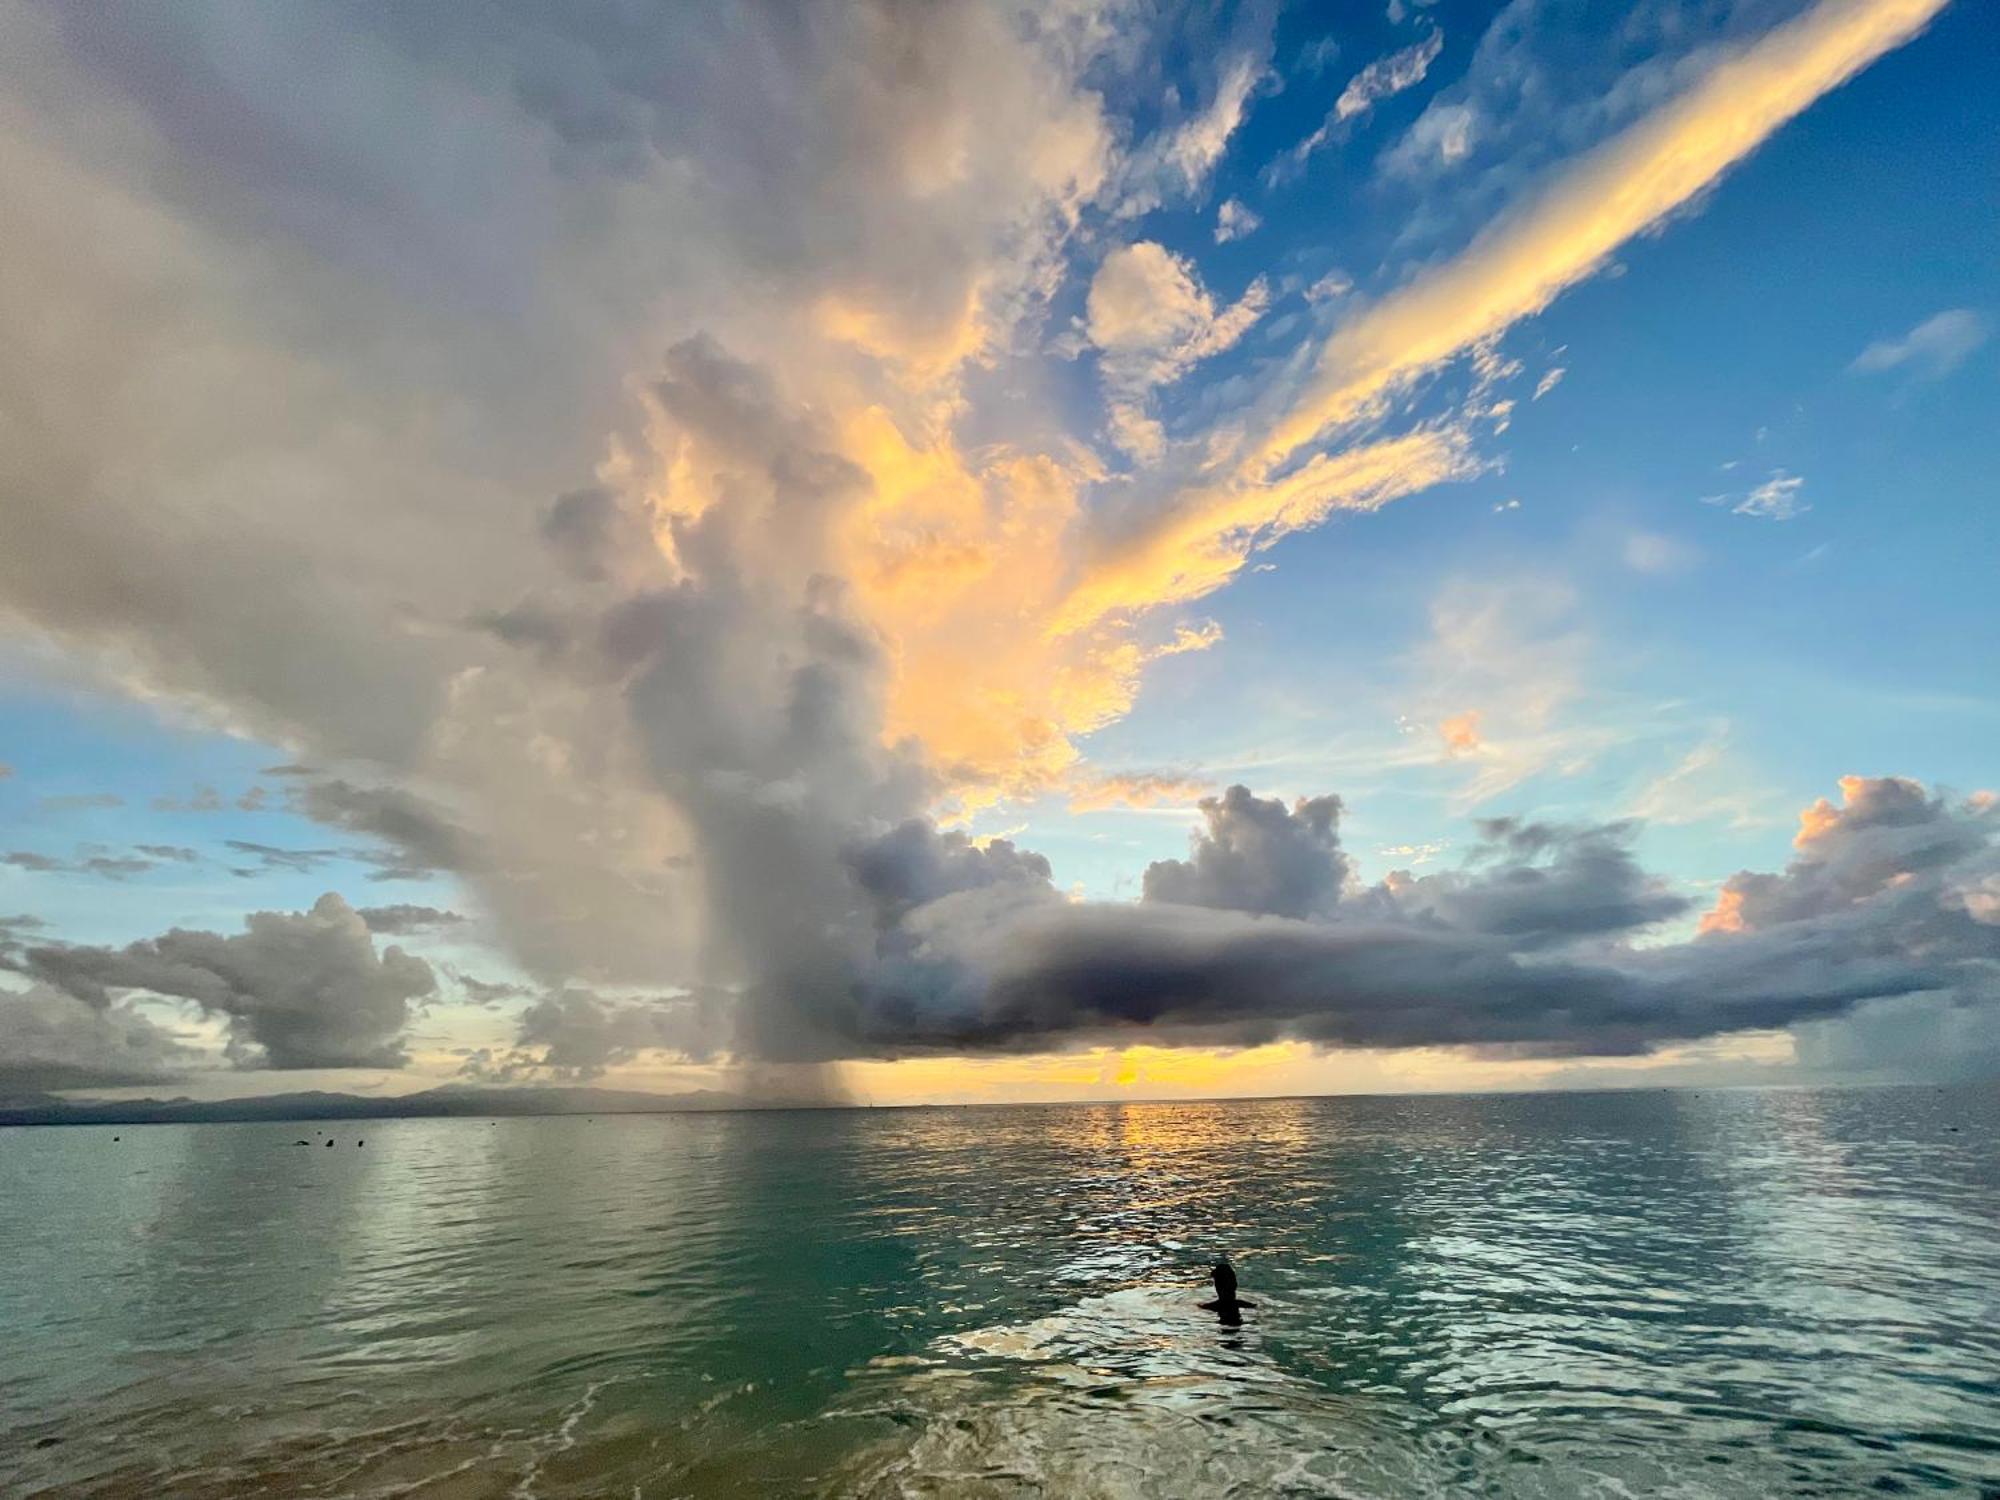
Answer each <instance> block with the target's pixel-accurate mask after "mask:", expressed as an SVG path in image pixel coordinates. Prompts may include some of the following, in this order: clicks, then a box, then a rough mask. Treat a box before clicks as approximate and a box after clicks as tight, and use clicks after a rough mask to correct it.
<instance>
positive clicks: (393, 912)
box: [355, 903, 466, 936]
mask: <svg viewBox="0 0 2000 1500" xmlns="http://www.w3.org/2000/svg"><path fill="white" fill-rule="evenodd" d="M355 915H356V916H358V917H360V918H361V920H362V921H363V922H365V923H367V924H368V930H369V931H370V932H385V933H388V934H390V935H391V936H402V935H403V934H405V933H411V932H429V931H432V930H434V929H436V928H439V927H457V926H459V925H461V924H462V923H463V922H464V921H465V920H466V919H465V918H464V917H463V916H462V915H460V914H459V913H458V912H455V911H442V910H440V909H439V908H437V907H435V906H411V905H409V904H407V903H398V904H396V905H394V906H363V907H360V908H357V909H356V911H355Z"/></svg>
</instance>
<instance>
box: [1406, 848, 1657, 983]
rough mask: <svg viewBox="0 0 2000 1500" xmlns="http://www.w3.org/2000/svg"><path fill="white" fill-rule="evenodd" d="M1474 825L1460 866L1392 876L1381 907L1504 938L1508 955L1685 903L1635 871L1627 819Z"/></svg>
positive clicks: (1631, 923)
mask: <svg viewBox="0 0 2000 1500" xmlns="http://www.w3.org/2000/svg"><path fill="white" fill-rule="evenodd" d="M1476 827H1477V829H1478V833H1479V838H1478V842H1477V843H1476V844H1475V845H1474V846H1473V848H1472V850H1471V853H1470V857H1469V861H1468V867H1467V868H1466V869H1465V870H1461V871H1447V872H1443V873H1440V874H1436V875H1427V876H1424V877H1422V878H1421V879H1411V878H1408V877H1403V876H1392V877H1391V878H1390V879H1389V880H1388V881H1387V882H1385V883H1384V885H1383V886H1382V887H1381V893H1382V895H1383V896H1385V897H1386V898H1387V902H1388V904H1389V905H1391V906H1393V908H1394V909H1395V910H1396V911H1397V912H1398V913H1399V914H1400V915H1402V916H1403V917H1404V918H1406V919H1415V920H1436V921H1439V922H1442V923H1443V924H1444V925H1445V926H1447V927H1449V928H1452V929H1453V930H1455V931H1459V932H1474V933H1485V934H1490V935H1492V936H1494V937H1500V938H1505V939H1507V940H1508V941H1509V942H1510V943H1511V944H1512V945H1513V946H1514V947H1515V948H1516V949H1517V950H1519V949H1536V948H1544V947H1548V946H1551V945H1554V944H1559V943H1564V942H1569V941H1572V940H1575V939H1578V938H1588V937H1595V936H1599V935H1603V934H1622V933H1631V932H1635V931H1638V930H1640V929H1643V928H1647V927H1651V926H1653V925H1654V924H1656V923H1659V922H1664V921H1666V920H1668V919H1669V918H1672V917H1677V916H1680V915H1681V914H1682V913H1684V912H1686V911H1687V910H1688V909H1689V907H1690V906H1691V905H1692V904H1693V903H1692V902H1690V901H1689V899H1688V898H1687V897H1685V896H1683V895H1680V894H1678V893H1676V892H1674V891H1673V890H1671V889H1669V888H1668V886H1667V885H1666V883H1665V882H1664V881H1662V880H1660V879H1658V878H1657V877H1655V876H1652V875H1648V874H1647V873H1646V872H1645V871H1644V870H1643V869H1641V868H1640V867H1639V864H1638V861H1637V860H1636V859H1635V858H1634V857H1633V854H1632V841H1633V838H1634V837H1635V835H1636V834H1637V832H1638V825H1637V824H1635V823H1631V822H1619V823H1605V824H1596V825H1585V826H1580V827H1571V826H1565V825H1559V824H1549V823H1535V822H1527V821H1524V820H1522V819H1520V818H1487V819H1482V820H1480V821H1479V822H1478V823H1477V824H1476Z"/></svg>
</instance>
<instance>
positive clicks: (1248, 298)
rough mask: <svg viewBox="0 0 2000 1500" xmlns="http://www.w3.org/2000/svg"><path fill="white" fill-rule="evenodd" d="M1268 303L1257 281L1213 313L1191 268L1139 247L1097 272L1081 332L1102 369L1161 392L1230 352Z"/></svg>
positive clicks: (1122, 250) (1108, 259)
mask: <svg viewBox="0 0 2000 1500" xmlns="http://www.w3.org/2000/svg"><path fill="white" fill-rule="evenodd" d="M1268 300H1269V299H1268V294H1267V293H1266V292H1265V291H1264V289H1263V283H1262V282H1261V281H1257V282H1252V283H1251V286H1250V290H1249V291H1247V292H1245V293H1244V295H1243V297H1242V298H1241V299H1240V300H1239V301H1237V302H1236V303H1235V304H1233V305H1232V306H1230V307H1227V308H1218V307H1217V306H1216V304H1215V301H1214V299H1213V298H1212V297H1211V296H1210V295H1209V294H1208V292H1207V290H1206V289H1205V288H1203V286H1202V285H1201V282H1200V279H1199V278H1198V277H1197V275H1196V273H1195V269H1194V265H1193V263H1192V262H1191V261H1188V260H1186V259H1185V258H1183V257H1181V256H1178V255H1175V254H1174V253H1173V252H1172V251H1171V250H1168V249H1166V248H1165V247H1164V246H1161V245H1157V244H1154V243H1153V242H1152V241H1150V240H1140V241H1139V242H1138V243H1136V244H1131V245H1121V246H1119V247H1118V248H1117V249H1116V250H1113V251H1112V252H1111V253H1110V254H1109V255H1107V256H1105V258H1104V262H1103V264H1102V265H1100V266H1099V267H1098V268H1097V274H1096V275H1095V276H1094V277H1092V278H1091V283H1090V296H1089V300H1088V302H1087V303H1086V311H1087V316H1088V320H1089V321H1088V324H1087V327H1088V329H1089V332H1090V338H1091V342H1092V343H1094V344H1096V345H1097V347H1098V348H1099V349H1100V350H1102V351H1104V356H1105V361H1106V364H1107V366H1109V367H1110V368H1112V369H1114V370H1116V371H1118V372H1119V373H1120V375H1121V376H1123V377H1124V378H1128V379H1130V380H1132V381H1134V382H1135V383H1139V384H1143V385H1148V386H1152V385H1163V384H1166V383H1167V382H1169V381H1172V380H1174V379H1177V378H1178V377H1179V376H1180V375H1181V374H1182V373H1183V372H1184V371H1186V370H1187V369H1188V368H1189V366H1191V365H1193V364H1194V363H1195V362H1196V361H1197V360H1201V359H1206V358H1208V357H1209V356H1210V355H1213V354H1219V353H1221V352H1222V351H1223V350H1225V349H1227V348H1229V347H1230V346H1231V345H1232V344H1234V343H1235V342H1236V341H1237V340H1238V339H1240V338H1241V337H1242V336H1243V334H1244V333H1245V331H1247V330H1248V329H1249V327H1250V325H1251V324H1253V323H1254V322H1256V321H1257V318H1258V317H1259V315H1260V314H1261V313H1262V312H1263V310H1264V307H1265V305H1266V303H1267V301H1268Z"/></svg>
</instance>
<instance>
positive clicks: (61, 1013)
mask: <svg viewBox="0 0 2000 1500" xmlns="http://www.w3.org/2000/svg"><path fill="white" fill-rule="evenodd" d="M198 1059H199V1054H198V1053H197V1052H196V1051H195V1050H194V1049H193V1048H190V1047H188V1046H186V1045H185V1044H183V1043H181V1042H180V1041H178V1040H176V1039H175V1038H174V1036H173V1035H172V1034H171V1033H169V1032H168V1031H166V1030H165V1029H163V1028H162V1027H160V1026H157V1025H155V1024H154V1023H153V1022H152V1021H151V1020H149V1019H148V1018H147V1017H145V1016H143V1015H141V1014H140V1013H139V1012H138V1011H136V1010H134V1009H133V1008H132V1007H131V1006H129V1005H93V1004H91V1003H89V1002H88V1001H85V1000H80V999H78V998H77V997H76V996H74V995H71V994H68V993H66V992H65V991H63V990H61V989H58V988H55V987H54V986H51V985H45V984H37V985H31V986H30V987H29V988H27V989H25V990H0V1099H5V1098H20V1097H23V1096H28V1095H34V1094H44V1093H48V1092H51V1091H53V1090H56V1089H83V1088H116V1087H120V1086H125V1085H132V1084H144V1083H164V1082H167V1081H168V1080H170V1079H172V1078H174V1077H176V1076H178V1075H179V1074H181V1073H183V1072H185V1071H186V1070H187V1068H188V1066H189V1065H191V1064H192V1063H194V1062H196V1061H197V1060H198Z"/></svg>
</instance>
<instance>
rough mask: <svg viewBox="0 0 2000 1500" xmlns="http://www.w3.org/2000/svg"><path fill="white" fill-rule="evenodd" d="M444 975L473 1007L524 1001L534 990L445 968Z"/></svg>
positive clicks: (505, 981)
mask: <svg viewBox="0 0 2000 1500" xmlns="http://www.w3.org/2000/svg"><path fill="white" fill-rule="evenodd" d="M445 973H447V974H449V975H450V976H451V978H452V982H453V983H455V984H456V985H457V986H458V987H459V988H460V989H461V990H463V991H464V992H465V998H466V999H468V1000H470V1001H471V1002H472V1003H473V1004H474V1005H498V1004H499V1003H500V1002H501V1001H502V1000H525V999H527V998H528V996H530V995H532V994H534V990H533V989H532V988H530V987H529V986H527V985H522V984H513V983H511V982H509V981H507V980H500V979H481V978H479V977H477V976H476V975H473V974H468V973H466V972H465V971H464V970H463V969H452V968H447V969H446V970H445Z"/></svg>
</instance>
